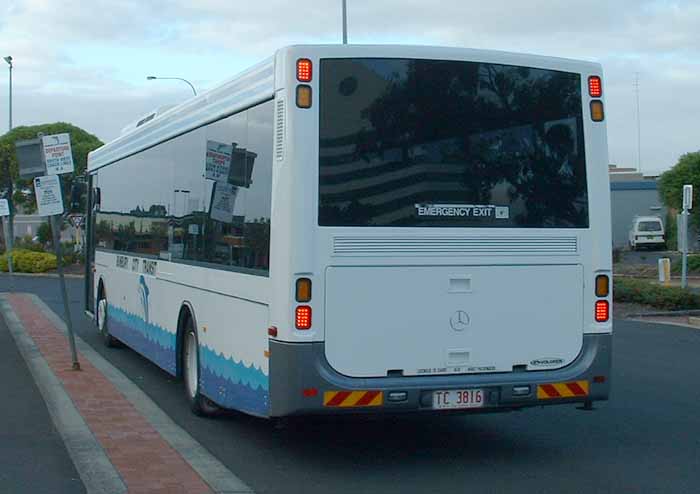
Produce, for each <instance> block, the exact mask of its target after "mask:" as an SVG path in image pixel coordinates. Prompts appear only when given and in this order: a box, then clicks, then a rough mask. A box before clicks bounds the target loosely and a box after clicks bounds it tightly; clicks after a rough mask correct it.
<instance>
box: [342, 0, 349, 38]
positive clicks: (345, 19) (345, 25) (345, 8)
mask: <svg viewBox="0 0 700 494" xmlns="http://www.w3.org/2000/svg"><path fill="white" fill-rule="evenodd" d="M343 44H344V45H347V44H348V3H347V0H343Z"/></svg>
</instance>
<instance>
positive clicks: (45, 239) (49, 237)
mask: <svg viewBox="0 0 700 494" xmlns="http://www.w3.org/2000/svg"><path fill="white" fill-rule="evenodd" d="M36 236H37V237H39V242H41V243H42V244H44V245H46V244H48V243H51V242H53V234H52V233H51V225H50V224H49V223H48V222H44V223H42V224H41V225H39V229H38V230H37V231H36Z"/></svg>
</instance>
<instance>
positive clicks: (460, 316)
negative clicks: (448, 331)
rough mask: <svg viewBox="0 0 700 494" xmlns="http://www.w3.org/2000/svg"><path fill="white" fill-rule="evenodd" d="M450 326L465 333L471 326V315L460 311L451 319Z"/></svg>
mask: <svg viewBox="0 0 700 494" xmlns="http://www.w3.org/2000/svg"><path fill="white" fill-rule="evenodd" d="M450 326H452V329H454V330H455V331H464V330H465V329H467V326H469V314H467V313H466V312H464V311H463V310H458V311H457V312H455V313H454V314H452V317H450Z"/></svg>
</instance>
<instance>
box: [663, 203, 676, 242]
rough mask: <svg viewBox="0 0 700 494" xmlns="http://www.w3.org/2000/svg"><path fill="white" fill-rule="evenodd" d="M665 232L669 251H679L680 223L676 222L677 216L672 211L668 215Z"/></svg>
mask: <svg viewBox="0 0 700 494" xmlns="http://www.w3.org/2000/svg"><path fill="white" fill-rule="evenodd" d="M664 230H665V231H666V248H667V249H668V250H678V223H677V222H676V215H675V214H672V213H671V212H670V211H669V212H668V214H667V215H666V224H665V225H664Z"/></svg>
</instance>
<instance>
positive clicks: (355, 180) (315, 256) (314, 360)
mask: <svg viewBox="0 0 700 494" xmlns="http://www.w3.org/2000/svg"><path fill="white" fill-rule="evenodd" d="M603 105H604V100H603V85H602V81H601V67H600V65H598V64H595V63H590V62H582V61H575V60H567V59H561V58H551V57H542V56H532V55H522V54H515V53H504V52H494V51H482V50H468V49H456V48H436V47H409V46H353V45H333V46H291V47H287V48H283V49H281V50H279V51H277V52H276V53H275V55H274V56H273V57H272V58H270V59H268V60H265V61H264V62H262V63H260V64H259V65H256V66H254V67H252V68H251V69H249V70H247V71H245V72H243V73H242V74H240V75H239V76H237V77H235V78H234V79H232V80H230V81H229V82H226V83H224V84H222V85H221V86H218V87H216V88H214V89H212V90H210V91H208V92H206V93H204V94H202V95H200V96H197V97H195V98H193V99H191V100H189V101H187V102H185V103H183V104H181V105H179V106H177V107H175V108H173V109H170V110H169V111H166V112H164V113H162V114H159V115H157V116H156V117H154V118H152V119H144V120H145V121H144V122H142V123H141V122H140V124H139V125H137V126H135V127H134V128H132V129H129V130H127V132H126V133H125V134H123V135H122V136H121V137H119V138H117V139H116V140H114V141H113V142H110V143H109V144H107V145H105V146H104V147H102V148H100V149H98V150H96V151H94V152H93V153H91V154H90V156H89V166H88V171H89V182H90V189H91V191H92V193H91V194H90V203H89V206H88V209H89V216H90V218H89V227H90V231H89V238H90V245H91V248H90V249H89V256H88V263H87V265H88V273H87V274H88V276H87V283H86V285H87V286H86V294H87V297H86V299H87V302H86V309H87V310H88V311H89V312H90V313H91V314H93V315H94V318H95V320H96V322H97V327H98V329H99V331H100V332H101V334H102V335H103V337H104V340H105V342H106V343H107V344H108V345H113V344H115V343H117V342H121V343H124V344H126V345H127V346H129V347H131V348H132V349H134V350H136V351H137V352H139V353H141V354H142V355H143V356H145V357H146V358H148V359H150V360H152V361H153V362H155V363H156V364H157V365H159V366H160V367H162V368H163V369H164V370H165V371H167V372H169V373H171V374H173V375H176V376H181V377H182V378H183V379H184V382H185V390H186V394H187V397H188V399H189V401H190V403H191V407H192V409H193V411H194V412H195V413H198V414H211V413H214V412H215V411H216V410H217V409H219V408H225V409H236V410H240V411H243V412H246V413H249V414H253V415H258V416H262V417H283V416H289V415H303V414H324V413H330V414H332V413H363V412H364V413H378V412H406V411H411V412H430V411H435V410H459V409H463V410H466V411H473V412H479V411H494V410H512V409H519V408H522V407H527V406H539V405H549V404H562V403H576V402H579V403H584V404H587V405H590V404H591V403H592V402H593V401H597V400H606V399H607V398H608V394H609V385H610V364H611V332H612V323H611V300H612V296H611V287H610V276H611V266H612V264H611V249H610V246H611V226H610V192H609V185H608V174H607V165H608V154H607V141H606V126H605V121H604V112H603V110H604V106H603Z"/></svg>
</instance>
